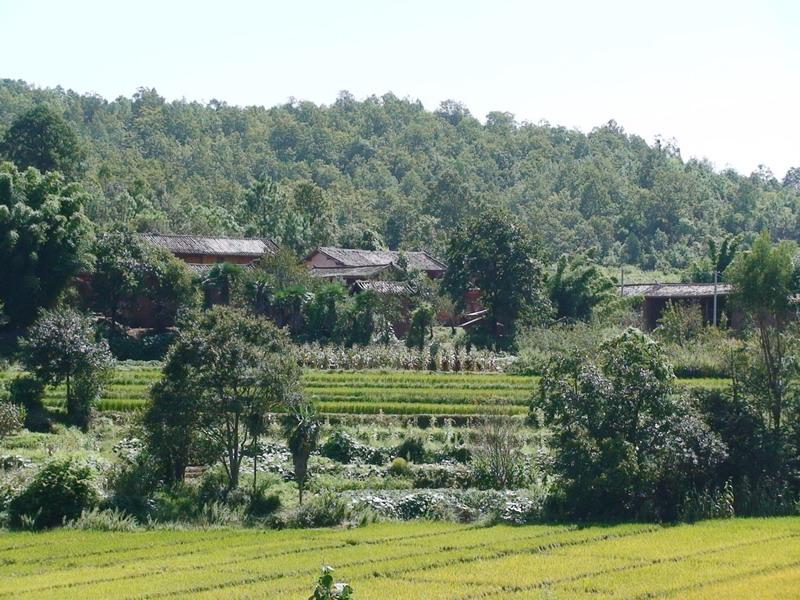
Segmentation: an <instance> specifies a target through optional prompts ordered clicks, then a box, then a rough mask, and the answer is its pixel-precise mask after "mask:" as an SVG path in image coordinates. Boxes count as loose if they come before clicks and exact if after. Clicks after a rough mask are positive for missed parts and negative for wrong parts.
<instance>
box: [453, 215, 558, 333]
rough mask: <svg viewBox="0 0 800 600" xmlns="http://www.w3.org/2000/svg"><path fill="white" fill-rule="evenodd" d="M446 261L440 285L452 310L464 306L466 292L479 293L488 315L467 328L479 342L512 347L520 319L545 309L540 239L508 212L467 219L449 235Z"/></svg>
mask: <svg viewBox="0 0 800 600" xmlns="http://www.w3.org/2000/svg"><path fill="white" fill-rule="evenodd" d="M445 262H446V263H447V272H446V274H445V276H444V279H443V281H442V288H443V289H444V290H445V291H446V292H447V293H448V294H450V296H451V297H452V298H453V301H454V302H455V305H456V308H457V309H459V310H463V309H464V306H465V300H466V293H467V291H469V290H470V289H474V288H478V289H480V291H481V303H482V304H483V306H484V307H485V308H486V310H487V313H486V316H485V318H484V319H483V320H482V321H481V322H480V323H479V324H478V326H476V327H474V328H473V329H472V330H471V332H470V333H471V336H472V339H473V340H474V341H475V342H476V343H478V344H480V345H484V346H490V345H494V346H497V347H498V348H511V347H513V345H514V338H515V335H516V328H517V321H518V320H519V319H520V318H521V317H524V316H529V315H530V316H534V317H539V318H541V317H542V316H543V315H544V314H546V313H547V312H548V309H549V307H548V302H547V300H546V298H545V297H544V289H543V276H542V267H541V250H540V246H539V243H538V241H536V240H534V238H533V237H531V235H530V234H528V233H527V232H526V231H525V229H524V228H523V227H520V226H519V225H518V224H517V223H516V220H515V219H513V218H512V217H511V216H510V215H508V214H504V213H502V212H498V211H495V212H493V213H491V214H487V215H481V216H480V217H474V218H472V219H470V220H469V221H468V222H467V223H466V224H465V225H464V226H463V227H460V228H459V229H458V230H457V231H456V232H455V234H454V235H453V237H452V238H451V239H450V245H449V247H448V250H447V254H446V259H445Z"/></svg>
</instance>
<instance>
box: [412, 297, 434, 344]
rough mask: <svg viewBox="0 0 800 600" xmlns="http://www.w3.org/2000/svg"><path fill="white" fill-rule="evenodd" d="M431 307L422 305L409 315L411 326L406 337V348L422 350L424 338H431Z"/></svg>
mask: <svg viewBox="0 0 800 600" xmlns="http://www.w3.org/2000/svg"><path fill="white" fill-rule="evenodd" d="M433 317H434V314H433V307H432V306H431V305H430V304H422V305H420V306H418V307H417V308H415V309H414V311H413V312H412V313H411V325H410V327H409V328H408V334H407V335H406V346H408V347H409V348H416V349H417V350H422V349H423V348H424V347H425V336H426V335H428V334H430V337H433Z"/></svg>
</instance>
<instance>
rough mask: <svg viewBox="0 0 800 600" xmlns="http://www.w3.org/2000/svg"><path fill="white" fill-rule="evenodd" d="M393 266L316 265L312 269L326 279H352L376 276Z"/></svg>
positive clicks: (315, 273)
mask: <svg viewBox="0 0 800 600" xmlns="http://www.w3.org/2000/svg"><path fill="white" fill-rule="evenodd" d="M389 268H391V265H375V266H371V267H314V268H313V269H311V274H312V275H313V276H314V277H322V278H325V279H335V278H337V277H341V278H343V279H352V278H354V277H367V278H369V277H375V276H376V275H377V274H378V273H381V272H383V271H385V270H387V269H389Z"/></svg>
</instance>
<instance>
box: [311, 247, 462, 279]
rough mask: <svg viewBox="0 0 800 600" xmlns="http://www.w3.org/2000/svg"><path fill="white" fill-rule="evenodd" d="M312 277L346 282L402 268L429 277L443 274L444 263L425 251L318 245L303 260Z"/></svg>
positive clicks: (435, 277)
mask: <svg viewBox="0 0 800 600" xmlns="http://www.w3.org/2000/svg"><path fill="white" fill-rule="evenodd" d="M305 262H306V264H307V265H308V267H309V268H310V269H311V273H312V274H313V275H314V276H315V277H322V278H325V279H340V280H342V281H344V282H345V283H347V284H348V285H353V284H355V283H356V282H357V281H365V280H376V279H383V278H386V277H387V276H388V275H390V274H391V272H392V271H396V270H398V269H400V268H401V266H402V263H405V268H407V269H409V270H412V271H421V272H423V273H425V274H426V275H428V277H430V278H432V279H439V278H440V277H442V276H444V273H445V270H446V269H447V266H446V265H445V264H444V263H443V262H441V261H440V260H437V259H435V258H434V257H432V256H431V255H430V254H428V253H427V252H402V251H397V250H359V249H354V248H335V247H333V246H322V247H320V248H317V249H316V250H315V251H314V252H312V253H311V254H309V255H308V256H307V257H306V260H305Z"/></svg>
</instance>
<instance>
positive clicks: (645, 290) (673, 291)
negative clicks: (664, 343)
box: [622, 283, 731, 298]
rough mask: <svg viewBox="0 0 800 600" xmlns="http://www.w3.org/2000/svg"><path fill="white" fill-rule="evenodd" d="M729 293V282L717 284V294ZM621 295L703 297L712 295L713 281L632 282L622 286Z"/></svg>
mask: <svg viewBox="0 0 800 600" xmlns="http://www.w3.org/2000/svg"><path fill="white" fill-rule="evenodd" d="M730 293H731V285H730V284H729V283H718V284H717V295H718V296H727V295H729V294H730ZM622 295H623V296H644V297H645V298H703V297H711V296H713V295H714V284H713V283H634V284H630V285H624V286H622Z"/></svg>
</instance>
